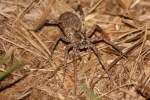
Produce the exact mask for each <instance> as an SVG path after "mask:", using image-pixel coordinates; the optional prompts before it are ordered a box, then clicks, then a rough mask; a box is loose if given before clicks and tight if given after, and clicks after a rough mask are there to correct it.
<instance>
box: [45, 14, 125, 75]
mask: <svg viewBox="0 0 150 100" xmlns="http://www.w3.org/2000/svg"><path fill="white" fill-rule="evenodd" d="M45 24H47V25H55V26H58V27H59V28H60V30H61V31H62V33H63V34H61V35H60V36H58V37H57V39H56V41H55V42H54V44H53V45H52V47H51V48H50V51H51V56H52V55H53V52H54V50H55V48H56V46H57V44H58V42H59V41H62V42H63V43H65V44H67V46H66V48H65V54H64V55H65V57H64V73H65V72H66V67H67V59H68V54H69V51H70V50H73V55H78V54H79V52H80V51H82V50H92V51H93V52H94V54H95V55H96V57H97V59H98V61H99V63H100V64H101V66H102V68H103V69H104V70H105V71H106V69H105V67H104V64H103V63H102V62H101V60H100V59H101V58H100V54H99V52H98V49H97V48H96V46H95V45H94V44H96V43H99V42H104V43H106V44H108V45H110V46H112V48H114V49H115V50H116V51H118V52H119V53H120V54H121V55H123V54H122V52H121V51H120V50H119V49H118V48H117V47H116V46H115V45H114V44H112V43H111V42H110V41H108V40H106V39H103V38H101V39H99V38H95V39H93V38H91V37H92V36H93V35H94V34H95V32H96V31H98V32H100V33H101V32H103V30H102V29H101V27H99V26H98V25H94V26H93V27H92V29H91V30H90V32H89V34H86V33H87V32H86V31H85V30H84V29H83V28H84V27H83V24H82V21H81V20H80V18H79V17H78V16H77V15H76V14H74V13H72V12H64V13H63V14H61V15H60V17H59V18H58V19H57V20H49V21H48V22H46V23H45Z"/></svg>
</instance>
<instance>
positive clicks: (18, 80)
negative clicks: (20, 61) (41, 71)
mask: <svg viewBox="0 0 150 100" xmlns="http://www.w3.org/2000/svg"><path fill="white" fill-rule="evenodd" d="M26 76H27V75H24V76H22V77H20V78H18V79H16V80H15V81H13V82H11V83H9V84H5V85H0V92H2V91H3V90H5V89H7V88H10V87H11V86H13V85H15V84H16V83H18V82H20V81H21V80H23V79H24V78H25V77H26Z"/></svg>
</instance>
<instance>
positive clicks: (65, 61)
mask: <svg viewBox="0 0 150 100" xmlns="http://www.w3.org/2000/svg"><path fill="white" fill-rule="evenodd" d="M72 47H73V45H71V44H70V45H67V46H66V48H65V54H64V64H63V68H64V72H63V73H64V75H63V76H64V78H63V82H64V80H65V76H66V68H67V59H68V55H69V51H70V49H71V48H72Z"/></svg>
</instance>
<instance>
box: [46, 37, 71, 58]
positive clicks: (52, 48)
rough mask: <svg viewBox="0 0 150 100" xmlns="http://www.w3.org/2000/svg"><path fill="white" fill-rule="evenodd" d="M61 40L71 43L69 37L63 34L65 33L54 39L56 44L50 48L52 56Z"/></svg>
mask: <svg viewBox="0 0 150 100" xmlns="http://www.w3.org/2000/svg"><path fill="white" fill-rule="evenodd" d="M60 41H62V42H63V43H70V40H69V39H68V38H67V37H65V36H63V35H61V36H58V37H57V38H56V40H55V41H54V44H53V45H52V47H50V48H49V50H50V52H51V55H50V56H51V57H52V55H53V53H54V50H55V49H56V46H57V45H58V43H59V42H60Z"/></svg>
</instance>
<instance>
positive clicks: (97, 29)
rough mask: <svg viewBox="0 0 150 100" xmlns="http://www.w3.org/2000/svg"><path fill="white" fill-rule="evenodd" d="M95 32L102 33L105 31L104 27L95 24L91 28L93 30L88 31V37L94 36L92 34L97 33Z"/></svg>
mask: <svg viewBox="0 0 150 100" xmlns="http://www.w3.org/2000/svg"><path fill="white" fill-rule="evenodd" d="M95 32H100V33H102V32H103V29H102V28H101V27H100V26H98V25H94V26H93V27H92V28H91V30H90V31H89V32H88V34H87V37H88V38H90V37H92V36H93V35H94V34H95Z"/></svg>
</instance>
